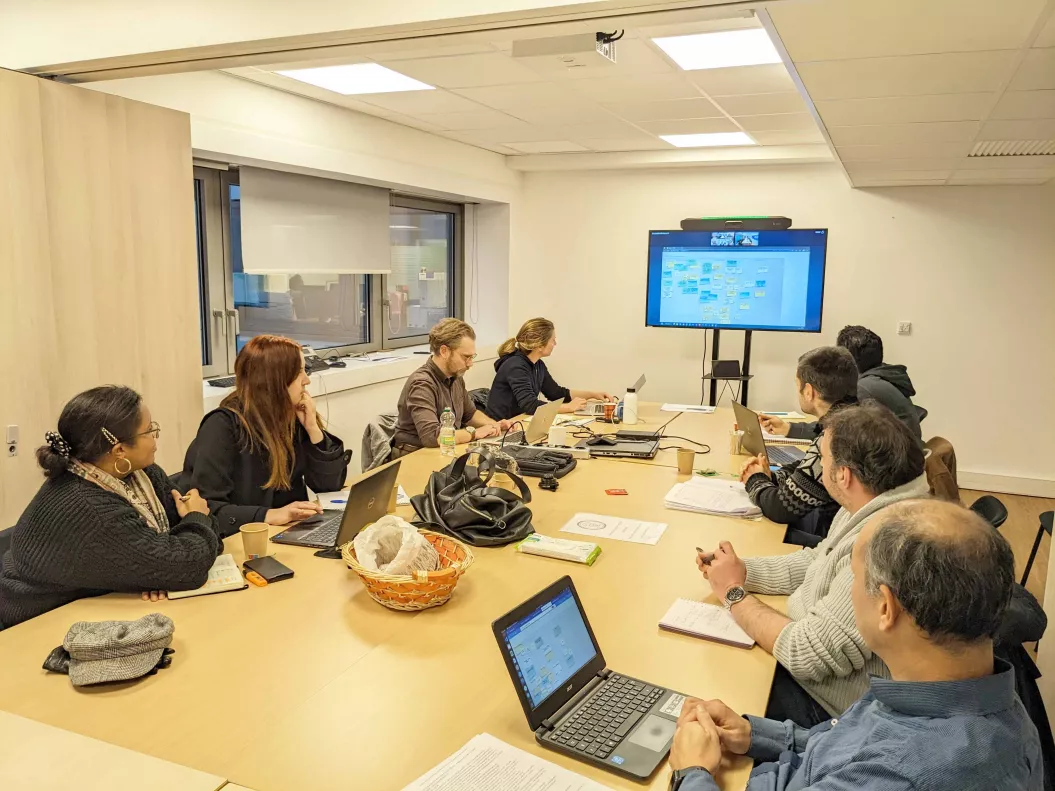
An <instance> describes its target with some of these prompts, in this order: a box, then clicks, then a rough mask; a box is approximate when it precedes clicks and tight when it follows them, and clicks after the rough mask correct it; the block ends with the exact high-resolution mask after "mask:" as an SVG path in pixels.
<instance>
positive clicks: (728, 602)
mask: <svg viewBox="0 0 1055 791" xmlns="http://www.w3.org/2000/svg"><path fill="white" fill-rule="evenodd" d="M745 596H747V591H745V590H744V586H743V585H734V586H733V587H731V588H730V589H729V590H727V591H726V592H725V598H724V599H722V604H723V605H725V609H727V610H728V609H729V608H730V607H732V606H733V605H734V604H736V603H737V602H741V601H743V600H744V597H745Z"/></svg>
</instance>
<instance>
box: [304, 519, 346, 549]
mask: <svg viewBox="0 0 1055 791" xmlns="http://www.w3.org/2000/svg"><path fill="white" fill-rule="evenodd" d="M343 519H344V513H343V512H338V513H337V514H335V515H334V516H331V517H330V518H329V519H327V520H326V521H325V522H323V523H322V524H321V525H319V526H318V527H316V528H315V529H314V530H312V531H311V532H310V533H305V534H304V535H302V536H301V537H300V540H301V541H305V542H311V543H312V544H327V545H329V546H333V545H335V544H336V543H337V533H339V532H340V530H341V520H343Z"/></svg>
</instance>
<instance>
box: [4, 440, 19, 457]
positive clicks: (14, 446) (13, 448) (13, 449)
mask: <svg viewBox="0 0 1055 791" xmlns="http://www.w3.org/2000/svg"><path fill="white" fill-rule="evenodd" d="M7 455H8V456H9V457H11V456H17V455H18V443H17V442H12V443H10V444H9V445H8V446H7Z"/></svg>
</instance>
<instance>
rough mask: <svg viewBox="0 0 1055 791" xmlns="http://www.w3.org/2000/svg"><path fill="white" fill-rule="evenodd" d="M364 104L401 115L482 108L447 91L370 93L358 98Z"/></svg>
mask: <svg viewBox="0 0 1055 791" xmlns="http://www.w3.org/2000/svg"><path fill="white" fill-rule="evenodd" d="M359 100H360V101H362V102H365V103H366V104H372V105H375V106H377V107H384V108H387V109H389V110H392V111H394V112H397V113H402V114H403V115H424V114H426V113H433V114H434V113H467V112H471V111H473V110H482V109H484V108H482V107H480V105H478V104H476V103H475V102H470V101H469V100H468V99H465V98H463V97H461V96H456V95H455V94H453V93H449V92H447V91H439V90H436V91H404V92H403V93H371V94H367V95H365V96H360V97H359Z"/></svg>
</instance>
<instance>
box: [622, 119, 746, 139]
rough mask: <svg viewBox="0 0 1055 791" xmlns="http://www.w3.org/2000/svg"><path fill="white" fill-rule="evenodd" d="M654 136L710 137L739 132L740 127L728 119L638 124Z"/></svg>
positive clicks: (645, 122)
mask: <svg viewBox="0 0 1055 791" xmlns="http://www.w3.org/2000/svg"><path fill="white" fill-rule="evenodd" d="M638 126H640V127H641V128H642V129H645V130H647V131H649V132H651V133H652V134H656V135H710V134H714V133H716V132H739V131H741V130H740V127H738V126H737V125H736V124H734V123H733V122H732V121H730V120H729V119H728V118H690V119H687V120H681V121H644V122H642V123H640V124H638Z"/></svg>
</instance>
